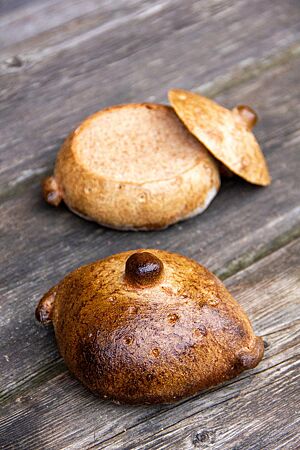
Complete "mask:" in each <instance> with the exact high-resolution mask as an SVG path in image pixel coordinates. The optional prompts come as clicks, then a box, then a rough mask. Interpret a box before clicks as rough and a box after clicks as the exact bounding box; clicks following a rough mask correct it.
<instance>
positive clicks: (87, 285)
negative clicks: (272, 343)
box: [36, 250, 263, 403]
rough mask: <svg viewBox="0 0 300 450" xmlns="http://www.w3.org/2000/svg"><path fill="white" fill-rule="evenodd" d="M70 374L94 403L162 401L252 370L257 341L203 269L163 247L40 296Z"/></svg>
mask: <svg viewBox="0 0 300 450" xmlns="http://www.w3.org/2000/svg"><path fill="white" fill-rule="evenodd" d="M36 317H37V319H38V320H39V321H41V322H43V323H47V322H52V323H53V325H54V329H55V335H56V339H57V344H58V347H59V351H60V353H61V355H62V357H63V358H64V360H65V362H66V364H67V366H68V368H69V369H70V371H71V372H72V373H73V374H74V375H75V376H76V377H77V378H78V379H79V380H81V381H82V383H84V384H85V385H86V386H87V387H88V388H89V389H91V390H92V391H93V392H95V393H96V394H98V395H100V396H101V397H105V398H106V397H108V398H110V399H112V400H114V401H120V402H126V403H168V402H173V401H176V400H179V399H181V398H183V397H187V396H191V395H193V394H196V393H197V392H199V391H200V390H202V389H206V388H209V387H211V386H214V385H216V384H218V383H221V382H223V381H225V380H228V379H230V378H233V377H235V376H236V375H238V374H239V373H241V372H242V371H244V370H246V369H250V368H252V367H254V366H256V365H257V364H258V362H259V361H260V360H261V358H262V356H263V341H262V339H261V338H259V337H256V336H255V335H254V333H253V330H252V327H251V324H250V322H249V319H248V318H247V316H246V314H245V313H244V312H243V310H242V309H241V307H240V306H239V304H238V303H237V302H236V301H235V300H234V299H233V298H232V296H231V295H230V294H229V292H228V291H227V290H226V288H225V287H224V285H223V284H222V283H221V282H220V280H218V279H217V278H216V277H215V276H214V275H213V274H212V273H210V272H209V271H208V270H207V269H206V268H205V267H203V266H201V265H200V264H198V263H196V262H195V261H192V260H190V259H188V258H185V257H184V256H181V255H178V254H173V253H168V252H165V251H161V250H137V251H129V252H125V253H120V254H117V255H113V256H111V257H109V258H106V259H103V260H100V261H97V262H95V263H92V264H89V265H87V266H84V267H81V268H79V269H77V270H75V271H74V272H72V273H71V274H69V275H67V276H66V277H65V278H64V279H63V280H62V281H61V282H60V283H59V284H58V285H57V286H55V287H53V288H52V289H51V290H50V291H49V292H48V293H47V294H45V296H44V297H43V298H42V299H41V301H40V303H39V305H38V307H37V309H36Z"/></svg>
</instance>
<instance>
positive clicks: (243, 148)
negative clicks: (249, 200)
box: [169, 89, 271, 186]
mask: <svg viewBox="0 0 300 450" xmlns="http://www.w3.org/2000/svg"><path fill="white" fill-rule="evenodd" d="M169 100H170V103H171V105H172V106H173V108H174V109H175V111H176V113H177V115H178V117H179V118H180V119H181V120H182V121H183V123H184V124H185V125H186V127H187V128H188V129H189V130H190V132H191V133H192V134H193V135H194V136H196V138H198V139H199V141H200V142H202V143H203V144H204V145H205V147H206V148H207V149H208V150H209V151H210V152H211V153H212V154H213V156H214V157H215V158H216V159H218V160H219V161H221V162H222V163H223V164H224V165H225V166H226V167H227V168H228V169H230V170H231V171H232V172H234V173H235V174H236V175H239V176H240V177H242V178H244V179H245V180H247V181H249V182H250V183H253V184H257V185H261V186H267V185H268V184H270V182H271V178H270V175H269V171H268V167H267V163H266V161H265V158H264V155H263V153H262V151H261V149H260V147H259V144H258V142H257V140H256V139H255V137H254V135H253V133H252V132H251V129H252V127H253V126H254V125H255V123H256V121H257V116H256V113H255V112H254V111H253V110H252V109H251V108H250V107H248V106H243V105H240V106H237V107H235V108H234V109H233V110H232V111H230V110H228V109H226V108H224V107H223V106H220V105H218V104H217V103H216V102H214V101H213V100H210V99H208V98H206V97H203V96H202V95H199V94H195V93H193V92H189V91H185V90H182V89H172V90H170V91H169Z"/></svg>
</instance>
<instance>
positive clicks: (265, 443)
mask: <svg viewBox="0 0 300 450" xmlns="http://www.w3.org/2000/svg"><path fill="white" fill-rule="evenodd" d="M299 350H300V348H299V347H298V352H299ZM298 354H299V353H298ZM299 368H300V363H299V358H297V356H295V357H292V358H291V359H289V360H288V361H284V362H283V363H280V364H278V365H276V366H274V367H271V368H270V369H266V370H265V371H264V372H262V373H259V374H257V375H256V377H255V379H253V380H247V383H244V385H242V386H238V385H236V386H232V387H231V388H232V390H233V391H234V392H232V397H231V398H230V399H226V400H225V401H221V402H220V404H217V405H213V406H211V407H209V408H207V409H206V408H203V409H202V408H201V409H199V410H198V412H195V411H191V408H190V407H189V404H186V405H185V411H184V413H183V414H181V415H180V416H178V415H177V411H171V412H169V414H168V417H167V414H164V415H161V416H158V417H157V418H156V417H155V418H153V419H150V420H149V421H145V422H144V423H143V424H141V425H140V426H137V427H136V428H133V429H132V430H130V432H129V433H126V432H124V433H122V434H121V435H120V436H118V437H117V438H116V439H114V440H113V441H112V442H111V443H110V442H106V443H105V442H104V443H103V444H101V445H100V446H99V445H98V444H97V443H95V445H94V444H93V445H91V446H88V448H94V449H96V448H97V449H107V450H113V449H114V450H117V449H123V450H125V449H126V450H134V449H143V450H146V449H147V450H150V449H151V450H161V449H178V450H179V449H180V450H182V449H194V448H203V449H205V448H214V449H216V450H219V449H220V450H223V449H243V450H261V449H262V448H267V449H274V450H275V449H279V448H284V449H286V450H287V449H290V450H292V449H295V448H298V445H299V428H300V419H299V415H298V405H299V381H300V371H299ZM69 448H72V447H69Z"/></svg>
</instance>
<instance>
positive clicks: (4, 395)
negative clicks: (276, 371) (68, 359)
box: [0, 225, 300, 405]
mask: <svg viewBox="0 0 300 450" xmlns="http://www.w3.org/2000/svg"><path fill="white" fill-rule="evenodd" d="M299 237H300V226H299V225H298V226H297V227H295V229H293V232H292V233H285V234H284V235H282V236H279V237H278V238H277V239H275V241H274V242H273V245H272V246H271V247H270V248H269V249H268V248H266V247H264V249H263V251H261V252H259V253H258V254H257V255H255V254H254V255H253V257H252V258H249V257H248V255H245V260H242V259H239V260H238V261H236V262H235V261H234V262H232V263H231V264H229V269H230V270H228V271H225V270H224V271H223V274H221V275H218V276H219V277H220V278H221V280H222V281H223V282H224V281H230V279H231V278H232V277H234V276H235V275H237V274H239V273H243V271H245V270H246V269H249V268H250V267H251V266H252V265H255V264H257V263H258V262H263V260H264V259H265V258H267V257H268V256H270V255H271V254H273V253H276V252H278V251H280V250H283V249H284V248H285V247H287V246H288V245H290V244H292V243H293V242H296V241H297V240H298V238H299ZM217 272H218V271H215V273H216V274H217ZM292 325H293V324H290V325H289V327H290V326H292ZM284 329H286V327H283V328H280V329H279V330H274V331H272V332H271V333H269V334H274V333H276V332H278V331H282V330H284ZM267 335H268V333H266V334H265V335H264V336H267ZM67 372H68V370H67V369H66V366H65V364H64V362H63V359H62V358H57V359H55V360H54V361H52V362H51V363H50V364H48V365H47V367H46V368H43V369H42V370H40V371H38V372H35V373H34V375H32V376H29V377H26V378H24V379H23V380H19V383H18V384H17V385H16V386H14V387H13V388H12V389H9V390H7V391H2V392H1V393H0V399H1V402H2V403H3V405H4V404H7V403H9V402H12V401H14V400H15V399H16V398H17V397H18V396H20V395H24V394H26V393H27V392H28V391H30V390H31V389H32V387H33V386H35V387H39V386H41V385H42V384H43V383H45V382H47V381H50V380H52V379H55V378H57V377H60V376H62V375H63V374H65V373H67ZM247 374H248V373H247V372H246V373H245V376H247ZM250 375H251V374H250Z"/></svg>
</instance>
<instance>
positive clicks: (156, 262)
mask: <svg viewBox="0 0 300 450" xmlns="http://www.w3.org/2000/svg"><path fill="white" fill-rule="evenodd" d="M162 272H163V263H162V262H161V260H160V259H159V258H157V257H156V256H154V255H153V254H152V253H149V252H138V253H133V254H132V255H131V256H130V257H129V258H128V259H127V261H126V266H125V277H126V279H127V281H128V282H129V283H130V284H133V285H137V286H140V287H149V286H153V285H154V284H156V283H157V282H158V280H159V279H160V277H161V275H162Z"/></svg>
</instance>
